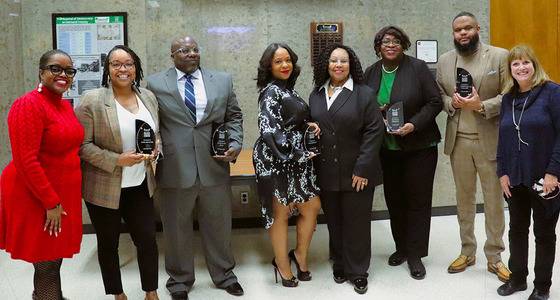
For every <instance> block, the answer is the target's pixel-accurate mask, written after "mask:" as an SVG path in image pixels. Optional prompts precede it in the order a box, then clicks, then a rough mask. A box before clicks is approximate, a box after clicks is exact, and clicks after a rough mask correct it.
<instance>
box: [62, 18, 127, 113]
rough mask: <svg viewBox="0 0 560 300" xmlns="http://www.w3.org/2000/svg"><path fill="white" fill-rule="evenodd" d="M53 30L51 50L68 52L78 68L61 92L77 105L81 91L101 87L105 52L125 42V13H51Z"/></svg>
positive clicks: (125, 43)
mask: <svg viewBox="0 0 560 300" xmlns="http://www.w3.org/2000/svg"><path fill="white" fill-rule="evenodd" d="M52 29H53V30H52V32H53V47H54V49H60V50H63V51H65V52H66V53H68V54H70V56H71V57H72V61H73V63H74V68H76V69H77V70H78V73H77V74H76V77H74V82H73V83H72V87H71V88H70V89H69V90H68V91H67V92H66V94H65V95H64V96H65V97H64V98H67V99H69V100H70V101H71V102H72V103H73V104H74V106H77V105H78V101H79V98H80V96H81V95H82V93H83V92H84V91H87V90H90V89H95V88H99V87H101V80H102V75H103V64H104V60H105V57H106V56H107V53H108V52H109V51H110V50H111V49H112V48H113V47H114V46H116V45H127V44H128V31H127V13H126V12H107V13H54V14H52Z"/></svg>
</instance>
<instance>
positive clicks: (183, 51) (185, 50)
mask: <svg viewBox="0 0 560 300" xmlns="http://www.w3.org/2000/svg"><path fill="white" fill-rule="evenodd" d="M200 50H202V48H201V47H195V48H179V49H177V50H175V51H173V52H171V55H173V54H175V53H177V52H181V54H183V55H189V54H191V53H192V54H200Z"/></svg>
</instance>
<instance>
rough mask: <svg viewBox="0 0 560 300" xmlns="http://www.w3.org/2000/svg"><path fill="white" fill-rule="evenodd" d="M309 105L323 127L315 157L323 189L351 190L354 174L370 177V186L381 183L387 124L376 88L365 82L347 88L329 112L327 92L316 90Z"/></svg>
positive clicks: (314, 118)
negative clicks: (381, 152) (380, 107)
mask: <svg viewBox="0 0 560 300" xmlns="http://www.w3.org/2000/svg"><path fill="white" fill-rule="evenodd" d="M309 106H310V108H311V117H312V118H313V121H317V122H319V127H320V128H321V139H320V140H321V147H322V148H321V154H320V155H318V156H317V157H316V158H315V160H314V162H315V166H316V167H317V175H318V178H319V186H320V188H321V189H323V190H327V191H351V190H352V174H355V175H357V176H360V177H364V178H367V179H368V181H369V183H368V186H367V187H366V188H373V187H375V186H376V185H379V184H381V183H382V181H383V179H382V178H383V176H382V173H381V163H380V161H379V149H380V147H381V141H382V139H383V130H384V125H383V119H382V116H381V112H380V110H379V105H378V104H377V98H376V97H375V94H374V93H373V91H372V90H371V89H370V88H369V87H367V86H365V85H363V84H362V85H357V84H355V85H354V88H353V91H350V90H348V89H346V88H345V89H344V90H342V92H340V94H339V95H338V97H337V98H336V100H335V101H334V103H333V104H332V106H331V108H330V109H329V110H328V111H327V103H326V100H325V91H324V90H323V89H321V90H319V91H317V90H314V91H313V92H312V93H311V95H310V96H309Z"/></svg>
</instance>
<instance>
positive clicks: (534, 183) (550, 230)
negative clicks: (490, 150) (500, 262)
mask: <svg viewBox="0 0 560 300" xmlns="http://www.w3.org/2000/svg"><path fill="white" fill-rule="evenodd" d="M508 70H509V72H507V73H506V77H505V80H506V84H505V91H504V97H503V99H502V110H501V121H500V135H499V140H498V153H497V161H498V169H497V174H498V177H499V178H500V183H501V185H502V189H503V191H504V195H505V197H506V201H507V202H508V204H509V215H510V225H509V227H510V229H509V249H510V253H511V255H510V258H509V266H510V269H511V272H512V273H511V275H510V278H509V280H508V281H507V282H506V283H505V284H503V285H502V286H500V287H499V288H498V294H500V295H502V296H508V295H511V294H513V293H515V292H517V291H523V290H526V289H527V275H528V274H529V271H528V268H527V261H528V256H529V227H530V225H531V212H532V214H533V222H534V224H533V231H534V234H535V249H536V251H535V280H534V281H533V283H534V290H533V292H532V293H531V296H530V297H529V300H540V299H548V298H549V291H550V286H551V285H552V281H551V278H552V268H553V265H554V255H555V248H556V233H555V229H556V223H557V222H558V214H559V210H558V209H559V208H560V197H558V194H559V190H558V176H560V138H559V137H560V136H559V135H560V102H559V100H560V86H559V85H558V84H556V83H554V82H552V81H551V80H550V79H549V77H548V75H546V72H545V71H544V69H543V67H542V65H541V64H540V63H539V60H538V58H537V55H536V54H535V51H533V49H532V48H531V47H529V46H525V45H520V46H515V47H513V48H512V49H511V50H510V51H509V55H508Z"/></svg>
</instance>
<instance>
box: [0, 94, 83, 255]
mask: <svg viewBox="0 0 560 300" xmlns="http://www.w3.org/2000/svg"><path fill="white" fill-rule="evenodd" d="M8 129H9V134H10V143H11V147H12V159H13V160H12V162H10V163H9V164H8V166H7V167H6V168H5V169H4V171H3V172H2V178H1V179H0V190H1V198H0V249H5V250H6V251H7V252H9V253H11V256H12V258H13V259H22V260H24V261H27V262H30V263H34V262H39V261H46V260H55V259H59V258H65V257H72V256H73V255H74V254H76V253H78V252H79V251H80V243H81V242H82V203H81V179H82V176H81V171H80V158H79V157H78V150H79V149H80V145H81V144H82V141H83V139H84V129H83V127H82V126H81V125H80V123H79V122H78V120H77V119H76V117H75V116H74V110H73V109H72V105H71V104H70V103H69V102H68V101H66V100H63V99H62V96H61V95H57V94H54V93H52V92H50V91H49V90H48V89H47V88H45V87H43V91H42V92H41V93H39V92H38V91H37V90H34V91H31V92H29V93H27V94H25V95H24V96H23V97H21V98H19V99H17V100H16V101H15V102H14V104H13V105H12V107H11V109H10V112H9V114H8ZM58 203H61V204H62V209H63V210H64V211H65V212H66V213H67V214H68V215H66V216H65V215H63V216H62V232H60V233H58V237H55V236H54V234H53V235H52V236H50V235H49V232H48V229H47V231H43V227H44V224H45V219H46V210H47V209H51V208H53V207H55V206H56V205H57V204H58Z"/></svg>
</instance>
